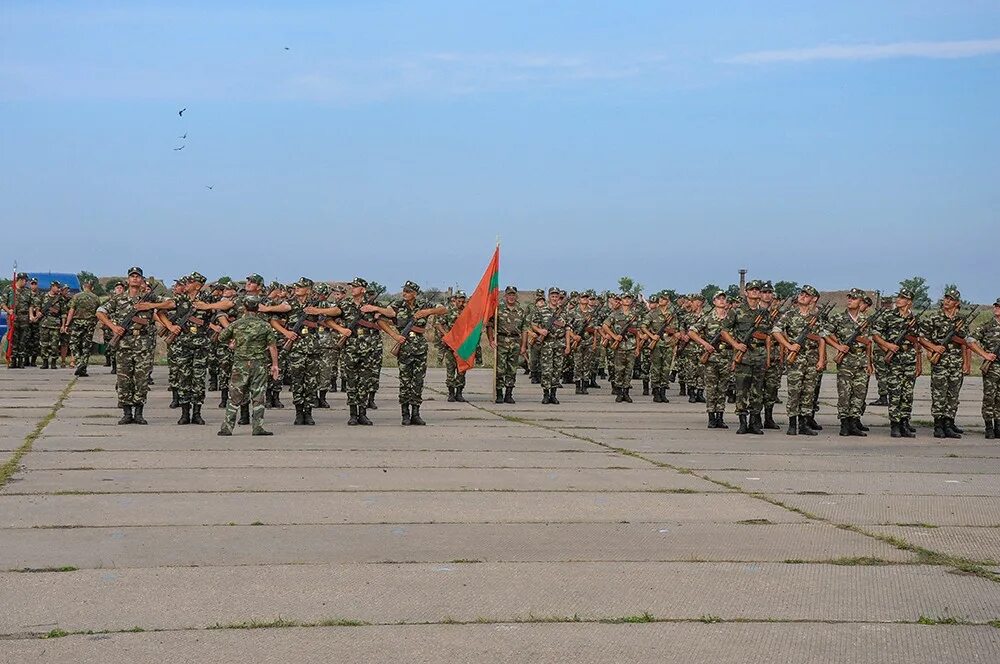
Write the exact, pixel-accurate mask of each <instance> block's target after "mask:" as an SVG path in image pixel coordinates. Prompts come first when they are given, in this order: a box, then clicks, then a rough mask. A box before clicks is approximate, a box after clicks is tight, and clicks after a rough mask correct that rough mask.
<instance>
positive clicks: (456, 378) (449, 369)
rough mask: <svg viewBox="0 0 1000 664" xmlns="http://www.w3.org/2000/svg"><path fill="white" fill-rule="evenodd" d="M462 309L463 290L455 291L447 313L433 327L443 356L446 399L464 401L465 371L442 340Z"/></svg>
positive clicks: (463, 301) (463, 304)
mask: <svg viewBox="0 0 1000 664" xmlns="http://www.w3.org/2000/svg"><path fill="white" fill-rule="evenodd" d="M463 309H465V291H462V290H459V291H455V295H454V297H452V299H451V306H450V307H448V310H447V311H448V313H446V314H444V315H443V316H442V317H441V318H440V319H435V321H434V327H435V328H436V329H437V332H438V341H439V342H440V343H441V347H442V350H441V352H442V354H443V355H442V356H443V357H444V369H445V385H446V386H447V387H448V401H465V397H464V396H463V395H462V391H463V390H465V372H462V371H459V370H458V360H457V359H456V357H455V353H454V352H453V351H452V350H451V348H449V347H448V346H446V345H445V344H444V341H443V339H444V336H445V335H446V334H448V332H450V331H451V328H452V326H454V325H455V321H457V320H458V317H459V316H460V315H461V314H462V310H463Z"/></svg>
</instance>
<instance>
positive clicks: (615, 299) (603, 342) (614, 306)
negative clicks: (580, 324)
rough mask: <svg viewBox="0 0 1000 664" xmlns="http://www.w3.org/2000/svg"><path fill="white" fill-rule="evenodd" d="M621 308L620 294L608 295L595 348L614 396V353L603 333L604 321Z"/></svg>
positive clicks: (615, 390)
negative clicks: (598, 339)
mask: <svg viewBox="0 0 1000 664" xmlns="http://www.w3.org/2000/svg"><path fill="white" fill-rule="evenodd" d="M621 308H622V299H621V293H608V298H607V306H606V307H604V308H603V309H602V310H601V315H602V316H603V318H602V319H600V320H601V327H600V336H601V339H600V342H599V343H598V346H597V352H598V353H600V354H601V355H602V357H603V363H604V366H605V369H606V371H607V375H608V382H609V383H611V393H612V394H615V395H617V394H618V385H616V384H615V380H616V378H615V353H614V351H613V350H611V344H610V342H611V339H610V338H609V337H608V336H607V333H606V332H605V331H604V321H606V320H607V319H608V318H610V317H611V316H613V315H614V314H615V313H616V312H618V311H621Z"/></svg>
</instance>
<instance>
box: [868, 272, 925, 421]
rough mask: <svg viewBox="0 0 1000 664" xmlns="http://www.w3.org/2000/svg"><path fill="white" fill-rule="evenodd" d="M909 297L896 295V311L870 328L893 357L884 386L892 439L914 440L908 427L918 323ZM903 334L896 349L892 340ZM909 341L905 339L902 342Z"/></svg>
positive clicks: (906, 292) (906, 293) (904, 291)
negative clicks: (885, 387)
mask: <svg viewBox="0 0 1000 664" xmlns="http://www.w3.org/2000/svg"><path fill="white" fill-rule="evenodd" d="M912 307H913V293H912V291H910V290H909V289H907V288H902V289H900V291H899V293H897V294H896V308H895V310H893V311H890V312H888V313H887V314H886V315H884V316H882V318H881V319H880V320H879V321H878V324H877V325H875V326H874V330H873V335H872V339H873V340H874V341H875V343H877V344H878V345H879V347H881V348H882V350H883V351H885V352H887V353H888V352H892V353H893V354H894V355H893V357H892V359H891V361H888V362H887V363H888V368H887V371H886V386H887V388H888V392H889V426H890V434H889V435H890V436H892V437H893V438H900V437H903V438H914V437H915V436H916V433H915V431H914V429H913V427H911V426H910V425H909V424H910V416H911V415H912V413H913V386H914V384H915V383H916V380H917V347H918V346H915V345H914V341H916V342H917V344H918V345H919V336H918V335H919V321H918V320H917V318H916V316H914V315H913V312H912V311H911V308H912ZM904 332H905V333H906V335H905V337H904V338H903V340H902V342H901V343H900V344H899V345H896V344H895V340H896V339H897V338H899V336H900V335H901V334H903V333H904ZM906 337H909V338H906Z"/></svg>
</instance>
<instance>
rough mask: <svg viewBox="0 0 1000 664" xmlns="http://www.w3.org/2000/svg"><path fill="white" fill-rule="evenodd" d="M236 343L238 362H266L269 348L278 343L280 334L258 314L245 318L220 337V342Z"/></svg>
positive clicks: (235, 349) (234, 353) (235, 355)
mask: <svg viewBox="0 0 1000 664" xmlns="http://www.w3.org/2000/svg"><path fill="white" fill-rule="evenodd" d="M230 341H233V342H234V348H233V359H234V360H235V361H237V362H266V361H267V360H268V352H267V348H268V346H274V345H276V344H277V343H278V333H277V332H275V331H274V328H272V327H271V326H270V325H269V324H268V323H267V321H265V320H264V319H263V318H261V317H260V315H258V314H251V315H249V316H243V317H242V318H240V319H239V320H237V321H235V322H234V323H233V324H232V325H230V326H229V327H227V328H226V329H224V330H223V331H222V333H221V334H220V335H219V342H220V343H223V344H228V343H229V342H230Z"/></svg>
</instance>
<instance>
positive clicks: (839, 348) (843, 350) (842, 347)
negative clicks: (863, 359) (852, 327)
mask: <svg viewBox="0 0 1000 664" xmlns="http://www.w3.org/2000/svg"><path fill="white" fill-rule="evenodd" d="M834 348H836V349H837V351H838V352H841V353H844V354H845V355H846V354H847V353H849V352H850V351H851V349H850V348H848V347H847V345H846V344H839V345H837V346H834Z"/></svg>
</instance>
